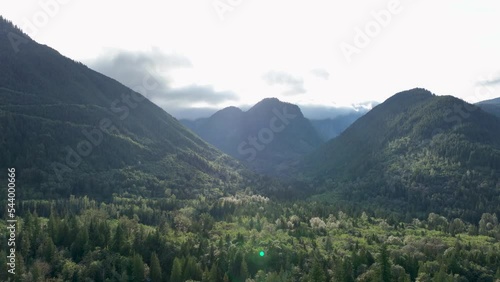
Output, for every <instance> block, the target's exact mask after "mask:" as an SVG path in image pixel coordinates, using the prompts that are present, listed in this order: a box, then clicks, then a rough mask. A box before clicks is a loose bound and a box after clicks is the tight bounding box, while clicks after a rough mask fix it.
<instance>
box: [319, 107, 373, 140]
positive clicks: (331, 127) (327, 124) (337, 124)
mask: <svg viewBox="0 0 500 282" xmlns="http://www.w3.org/2000/svg"><path fill="white" fill-rule="evenodd" d="M366 112H367V111H357V112H352V113H349V114H345V115H341V116H337V117H335V118H328V119H319V120H317V119H311V120H310V121H311V124H312V126H313V127H314V129H315V130H316V132H318V134H319V136H320V137H321V139H322V140H323V141H325V142H326V141H328V140H330V139H333V138H335V137H337V136H339V135H340V134H341V133H342V132H343V131H344V130H346V129H347V128H348V127H349V126H350V125H351V124H352V123H354V122H355V121H356V120H357V119H358V118H360V117H362V116H363V115H364V114H366Z"/></svg>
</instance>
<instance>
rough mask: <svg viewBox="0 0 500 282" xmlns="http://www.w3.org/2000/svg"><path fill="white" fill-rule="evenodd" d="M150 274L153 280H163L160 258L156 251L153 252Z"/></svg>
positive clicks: (153, 281)
mask: <svg viewBox="0 0 500 282" xmlns="http://www.w3.org/2000/svg"><path fill="white" fill-rule="evenodd" d="M149 271H150V276H151V281H152V282H161V279H162V275H161V266H160V260H159V259H158V256H157V255H156V253H155V252H153V253H152V254H151V265H150V266H149Z"/></svg>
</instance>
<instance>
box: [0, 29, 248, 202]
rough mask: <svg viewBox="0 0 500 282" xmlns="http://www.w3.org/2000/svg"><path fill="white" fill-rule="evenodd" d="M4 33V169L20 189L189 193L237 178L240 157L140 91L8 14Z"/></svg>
mask: <svg viewBox="0 0 500 282" xmlns="http://www.w3.org/2000/svg"><path fill="white" fill-rule="evenodd" d="M0 31H2V33H1V34H0V73H1V75H0V132H1V137H0V169H1V170H4V169H5V168H7V167H15V168H16V169H17V171H18V172H19V175H18V179H19V181H20V183H21V184H20V185H22V186H23V189H22V190H20V191H21V192H20V193H23V194H22V196H25V197H34V198H38V197H42V196H43V197H44V198H51V197H59V196H68V195H70V194H88V195H90V196H93V197H104V198H106V197H109V196H110V195H111V194H112V193H122V194H123V193H125V192H127V193H133V194H137V195H144V196H163V195H165V193H167V194H168V195H170V194H171V193H175V194H176V195H177V197H188V196H192V195H195V194H197V193H198V192H199V193H201V192H202V191H203V193H207V194H210V193H212V192H213V191H212V190H210V191H209V190H207V189H206V188H220V189H222V190H225V189H229V187H231V188H232V189H236V188H237V187H238V185H239V183H241V181H242V176H241V175H240V169H241V167H240V165H239V164H238V163H237V162H236V161H234V160H233V159H231V158H230V157H228V156H227V155H224V154H223V153H221V152H220V151H218V150H216V149H215V148H213V147H212V146H210V145H208V144H207V143H206V142H204V141H203V140H201V139H199V138H198V137H197V136H196V135H194V134H193V133H192V132H191V131H189V130H187V129H186V128H185V127H184V126H182V125H181V124H180V123H179V122H178V121H177V120H176V119H175V118H173V117H172V116H170V115H169V114H168V113H166V112H165V111H163V110H162V109H161V108H159V107H157V106H156V105H154V104H153V103H152V102H150V101H149V100H147V99H146V98H145V97H144V96H142V95H140V94H139V93H136V92H133V91H132V90H130V89H128V88H127V87H125V86H123V85H122V84H120V83H118V82H117V81H115V80H113V79H110V78H108V77H106V76H104V75H101V74H99V73H97V72H95V71H93V70H91V69H89V68H87V67H86V66H84V65H83V64H81V63H78V62H75V61H72V60H71V59H68V58H66V57H64V56H62V55H60V54H59V53H58V52H57V51H55V50H53V49H51V48H49V47H47V46H44V45H40V44H38V43H36V42H35V41H33V40H31V39H30V38H28V37H27V36H26V35H24V34H22V32H21V31H20V30H18V29H17V28H15V27H14V26H12V24H10V23H9V22H8V21H6V20H4V19H0ZM154 85H155V82H154V81H147V82H146V83H145V85H138V86H142V87H143V88H145V89H150V88H148V87H154Z"/></svg>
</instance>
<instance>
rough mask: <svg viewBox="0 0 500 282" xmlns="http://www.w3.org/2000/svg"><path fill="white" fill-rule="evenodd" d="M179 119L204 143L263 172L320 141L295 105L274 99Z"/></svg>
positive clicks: (277, 169) (273, 170) (279, 166)
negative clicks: (182, 119) (197, 116)
mask: <svg viewBox="0 0 500 282" xmlns="http://www.w3.org/2000/svg"><path fill="white" fill-rule="evenodd" d="M183 122H184V124H185V125H186V126H187V127H190V128H191V129H192V130H193V131H194V132H196V133H197V134H198V135H199V136H200V137H202V138H203V139H204V140H206V141H207V142H209V143H211V144H213V145H214V146H216V147H217V148H219V149H220V150H222V151H223V152H225V153H227V154H229V155H231V156H233V157H235V158H237V159H240V160H242V161H243V162H245V163H246V164H247V165H248V166H249V167H251V168H253V169H255V170H257V171H259V172H264V173H271V174H274V173H279V172H280V171H281V170H282V169H284V168H286V167H288V166H289V165H290V164H291V163H293V162H295V161H296V160H297V159H298V158H300V157H301V156H303V155H305V154H307V153H310V152H311V151H312V150H313V149H315V148H317V147H318V146H319V145H320V144H321V143H322V141H321V139H320V137H319V136H318V134H317V132H316V131H315V130H314V128H313V127H312V125H311V123H310V122H309V120H307V119H306V118H305V117H304V115H303V114H302V112H301V111H300V109H299V107H297V106H296V105H293V104H289V103H284V102H281V101H279V100H278V99H275V98H269V99H264V100H262V101H260V102H259V103H257V104H256V105H255V106H253V107H252V108H250V109H249V110H248V111H246V112H243V111H241V110H240V109H238V108H235V107H229V108H225V109H222V110H220V111H218V112H217V113H215V114H214V115H212V116H211V117H209V118H207V119H200V120H197V121H194V122H193V121H183Z"/></svg>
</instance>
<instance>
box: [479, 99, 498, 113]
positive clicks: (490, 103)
mask: <svg viewBox="0 0 500 282" xmlns="http://www.w3.org/2000/svg"><path fill="white" fill-rule="evenodd" d="M476 105H477V106H478V107H480V108H481V109H483V111H485V112H488V113H490V114H493V115H496V116H497V117H500V98H496V99H491V100H486V101H482V102H479V103H476Z"/></svg>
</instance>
